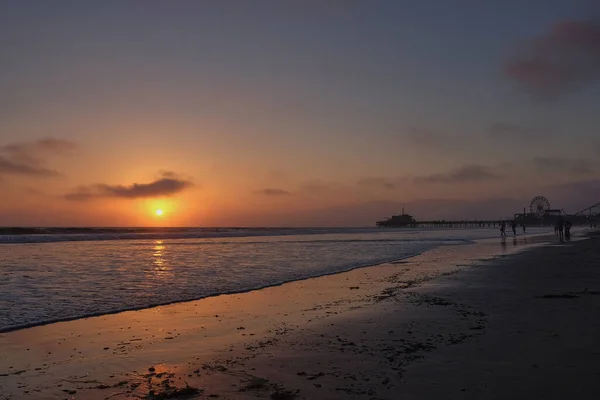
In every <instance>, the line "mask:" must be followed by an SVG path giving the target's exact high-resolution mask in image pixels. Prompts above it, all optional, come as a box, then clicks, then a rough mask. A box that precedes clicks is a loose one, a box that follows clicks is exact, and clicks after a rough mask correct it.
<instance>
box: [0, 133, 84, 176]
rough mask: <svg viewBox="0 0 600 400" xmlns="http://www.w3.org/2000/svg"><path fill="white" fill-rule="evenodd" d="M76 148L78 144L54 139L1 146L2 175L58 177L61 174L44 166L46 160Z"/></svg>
mask: <svg viewBox="0 0 600 400" xmlns="http://www.w3.org/2000/svg"><path fill="white" fill-rule="evenodd" d="M75 148H77V144H76V143H74V142H71V141H67V140H62V139H54V138H46V139H40V140H37V141H34V142H22V143H12V144H8V145H4V146H0V173H4V174H19V175H31V176H58V175H60V174H59V173H58V172H57V171H55V170H53V169H50V168H47V167H46V166H45V165H44V164H45V158H46V157H48V156H51V155H53V154H64V153H65V152H67V151H70V150H73V149H75Z"/></svg>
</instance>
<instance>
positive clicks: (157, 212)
mask: <svg viewBox="0 0 600 400" xmlns="http://www.w3.org/2000/svg"><path fill="white" fill-rule="evenodd" d="M154 213H155V214H156V215H157V216H158V217H160V216H162V215H163V214H164V213H163V210H161V209H160V208H159V209H158V210H156V211H155V212H154Z"/></svg>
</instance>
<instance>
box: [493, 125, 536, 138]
mask: <svg viewBox="0 0 600 400" xmlns="http://www.w3.org/2000/svg"><path fill="white" fill-rule="evenodd" d="M489 133H490V135H491V136H492V137H495V138H497V139H506V138H525V137H530V136H533V133H534V132H533V131H532V130H530V129H527V128H524V127H522V126H520V125H517V124H513V123H510V122H494V123H493V124H492V125H491V126H490V129H489Z"/></svg>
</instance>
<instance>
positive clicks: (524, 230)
mask: <svg viewBox="0 0 600 400" xmlns="http://www.w3.org/2000/svg"><path fill="white" fill-rule="evenodd" d="M523 234H525V224H523Z"/></svg>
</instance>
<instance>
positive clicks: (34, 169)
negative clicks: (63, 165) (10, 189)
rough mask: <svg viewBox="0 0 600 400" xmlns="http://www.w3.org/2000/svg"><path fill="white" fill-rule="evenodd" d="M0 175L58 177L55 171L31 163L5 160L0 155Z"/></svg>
mask: <svg viewBox="0 0 600 400" xmlns="http://www.w3.org/2000/svg"><path fill="white" fill-rule="evenodd" d="M0 174H14V175H30V176H59V175H60V174H59V173H58V172H57V171H54V170H52V169H48V168H44V167H41V166H39V165H32V164H31V163H29V164H28V163H22V162H18V161H12V160H9V159H6V158H4V157H2V156H1V155H0Z"/></svg>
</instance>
